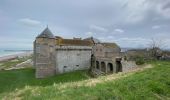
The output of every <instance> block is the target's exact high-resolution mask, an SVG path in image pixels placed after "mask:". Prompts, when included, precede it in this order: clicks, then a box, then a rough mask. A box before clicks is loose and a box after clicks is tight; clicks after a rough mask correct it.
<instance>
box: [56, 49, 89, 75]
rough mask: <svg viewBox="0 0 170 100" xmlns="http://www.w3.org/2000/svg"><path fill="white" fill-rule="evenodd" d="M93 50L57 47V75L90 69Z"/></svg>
mask: <svg viewBox="0 0 170 100" xmlns="http://www.w3.org/2000/svg"><path fill="white" fill-rule="evenodd" d="M91 50H92V47H88V46H56V73H64V72H69V71H73V70H82V69H88V68H89V67H90V65H91Z"/></svg>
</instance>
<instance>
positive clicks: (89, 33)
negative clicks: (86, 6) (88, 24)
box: [85, 32, 95, 36]
mask: <svg viewBox="0 0 170 100" xmlns="http://www.w3.org/2000/svg"><path fill="white" fill-rule="evenodd" d="M85 34H86V35H87V36H93V35H94V34H95V33H93V32H87V33H85Z"/></svg>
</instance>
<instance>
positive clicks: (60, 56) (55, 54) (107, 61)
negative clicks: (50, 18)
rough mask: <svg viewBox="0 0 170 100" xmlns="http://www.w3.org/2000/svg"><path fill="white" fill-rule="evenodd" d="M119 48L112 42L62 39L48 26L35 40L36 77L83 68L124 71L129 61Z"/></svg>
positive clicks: (127, 67)
mask: <svg viewBox="0 0 170 100" xmlns="http://www.w3.org/2000/svg"><path fill="white" fill-rule="evenodd" d="M120 51H121V49H120V47H119V46H118V45H116V44H115V43H100V41H99V40H97V39H94V38H87V39H84V40H82V39H81V38H73V39H63V38H62V37H59V36H54V35H53V34H52V33H51V31H50V30H49V29H48V27H47V28H46V29H45V30H44V31H43V32H42V33H41V34H40V35H38V36H37V37H36V40H35V41H34V66H35V68H36V78H45V77H48V76H53V75H55V74H60V73H65V72H70V71H74V70H83V69H91V71H92V72H93V73H97V74H101V73H104V74H108V73H117V72H122V71H127V70H129V69H131V65H132V64H131V63H129V64H127V63H128V62H127V61H126V62H123V61H124V60H122V57H121V55H120Z"/></svg>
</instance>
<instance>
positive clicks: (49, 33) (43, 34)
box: [37, 27, 55, 38]
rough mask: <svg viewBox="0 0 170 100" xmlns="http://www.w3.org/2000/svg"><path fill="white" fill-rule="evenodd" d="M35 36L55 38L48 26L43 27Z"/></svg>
mask: <svg viewBox="0 0 170 100" xmlns="http://www.w3.org/2000/svg"><path fill="white" fill-rule="evenodd" d="M37 38H55V36H54V35H53V33H52V32H51V31H50V30H49V28H48V27H47V28H46V29H44V31H43V32H41V34H40V35H38V36H37Z"/></svg>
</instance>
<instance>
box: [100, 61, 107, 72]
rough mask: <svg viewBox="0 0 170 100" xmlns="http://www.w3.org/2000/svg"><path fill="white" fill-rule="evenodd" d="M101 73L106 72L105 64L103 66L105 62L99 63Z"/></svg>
mask: <svg viewBox="0 0 170 100" xmlns="http://www.w3.org/2000/svg"><path fill="white" fill-rule="evenodd" d="M101 71H102V72H105V71H106V64H105V62H101Z"/></svg>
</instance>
